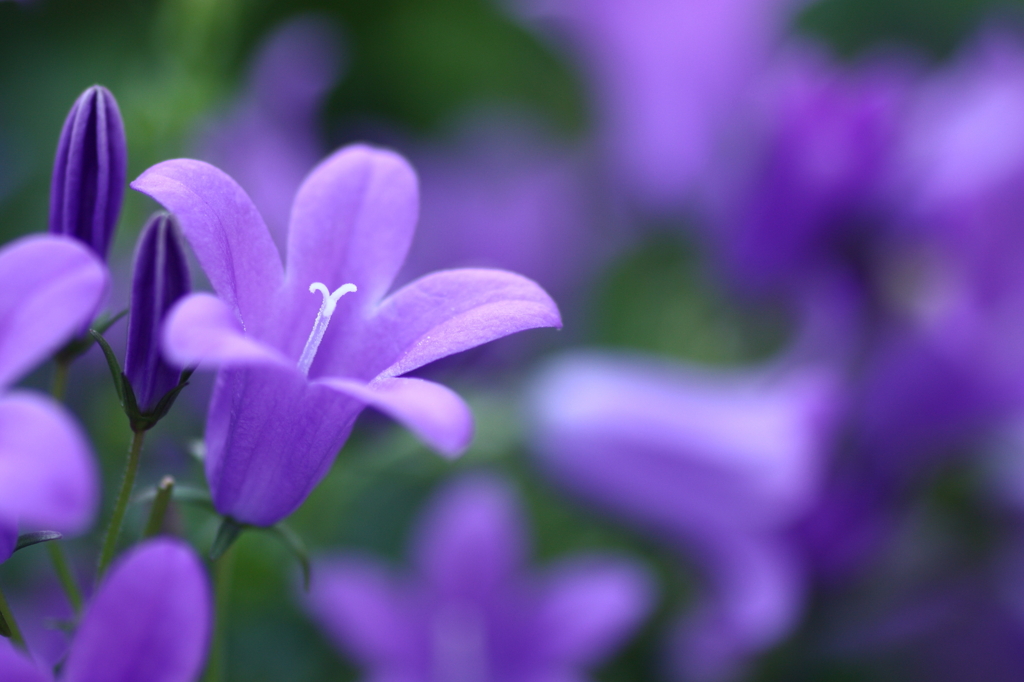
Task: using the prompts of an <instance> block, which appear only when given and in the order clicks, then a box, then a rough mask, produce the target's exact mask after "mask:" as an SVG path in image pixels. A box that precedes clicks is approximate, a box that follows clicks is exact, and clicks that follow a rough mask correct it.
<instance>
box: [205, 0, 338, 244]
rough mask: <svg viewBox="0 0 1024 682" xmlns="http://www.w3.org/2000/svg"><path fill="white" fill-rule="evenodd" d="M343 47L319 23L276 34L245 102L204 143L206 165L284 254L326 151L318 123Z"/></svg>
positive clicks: (310, 19) (215, 124) (304, 22)
mask: <svg viewBox="0 0 1024 682" xmlns="http://www.w3.org/2000/svg"><path fill="white" fill-rule="evenodd" d="M339 42H340V40H339V38H338V36H337V35H336V33H335V31H334V30H332V28H331V26H330V24H329V23H328V22H327V20H326V19H324V18H322V17H319V16H316V15H310V16H303V17H300V18H298V19H293V20H291V21H289V22H287V23H285V24H283V25H281V26H280V27H278V28H277V29H275V30H274V32H273V33H272V34H271V35H270V36H269V37H268V38H267V39H266V40H265V41H264V42H263V44H262V45H261V46H260V48H259V50H258V53H257V55H256V58H255V60H254V61H253V64H252V69H251V72H250V74H249V82H248V85H247V87H246V91H245V92H244V93H243V95H242V97H241V98H240V101H239V102H238V103H237V104H236V105H235V106H234V107H233V108H232V110H231V111H230V112H229V113H227V114H226V115H225V116H224V117H223V118H221V119H219V120H215V121H212V122H211V123H210V124H209V125H208V127H207V129H206V130H204V131H203V133H202V135H201V139H200V141H199V145H198V146H199V153H198V156H199V158H202V159H204V160H206V161H209V162H211V163H213V164H214V165H215V166H217V167H219V168H223V169H224V171H225V172H226V173H228V174H229V175H231V176H232V177H233V178H235V180H237V181H238V184H239V185H241V186H242V187H243V188H244V189H245V191H246V192H247V193H248V194H249V195H250V196H251V197H253V201H254V203H255V204H256V207H257V208H259V210H260V213H261V214H262V215H263V218H264V220H266V222H267V226H268V227H269V228H270V233H271V235H272V236H273V237H274V241H275V242H276V243H277V245H278V247H279V248H281V249H283V248H284V245H285V243H286V239H287V233H288V215H289V212H290V211H291V205H292V198H294V196H295V192H296V191H297V190H298V188H299V185H300V184H302V180H303V178H305V176H306V173H307V172H309V169H310V168H312V167H313V166H314V165H315V164H316V162H317V161H318V160H319V159H321V158H322V157H323V154H324V151H325V147H324V144H323V142H322V141H321V140H320V139H319V135H318V134H317V125H316V124H317V115H318V113H319V109H320V105H321V103H322V102H323V99H324V97H325V96H326V95H327V93H328V92H329V91H330V89H331V88H332V87H333V86H334V84H335V82H336V81H337V80H338V78H339V76H340V75H341V61H342V60H341V54H340V49H339Z"/></svg>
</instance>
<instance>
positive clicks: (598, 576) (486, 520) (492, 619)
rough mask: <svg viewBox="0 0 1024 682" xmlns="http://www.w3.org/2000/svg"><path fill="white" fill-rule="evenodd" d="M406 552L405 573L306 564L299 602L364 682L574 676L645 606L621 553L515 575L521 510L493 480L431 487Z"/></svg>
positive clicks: (522, 552)
mask: <svg viewBox="0 0 1024 682" xmlns="http://www.w3.org/2000/svg"><path fill="white" fill-rule="evenodd" d="M412 549H413V551H412V560H413V564H414V566H415V572H414V573H413V575H411V576H399V575H395V574H394V573H393V572H392V571H391V570H389V569H388V568H387V567H385V566H382V565H380V564H378V563H376V562H374V561H372V560H369V559H364V558H356V557H351V556H342V557H336V558H333V559H323V560H320V561H317V562H316V563H315V564H314V567H313V569H314V570H313V582H312V586H311V588H310V594H309V597H308V599H307V604H308V608H309V610H310V611H311V612H312V613H313V615H314V616H315V617H316V619H317V620H319V621H320V623H321V624H322V625H323V627H324V628H325V629H326V630H327V632H328V634H329V635H330V637H331V638H332V639H333V640H334V641H335V642H336V643H337V644H338V646H339V647H341V648H342V649H343V650H344V651H346V652H347V653H348V654H350V655H351V656H352V657H353V658H354V659H355V660H356V662H357V663H358V664H359V665H360V666H362V667H363V668H365V669H366V670H367V675H366V678H365V679H370V680H403V681H405V682H431V681H432V680H493V681H494V682H527V681H529V682H541V681H542V680H543V681H545V682H547V681H550V682H561V681H563V680H566V681H567V680H584V679H587V678H586V677H584V675H583V669H585V668H588V667H592V666H594V665H596V664H599V663H600V662H601V661H602V660H604V659H606V658H608V657H609V656H610V655H611V654H612V653H613V652H614V651H615V649H616V648H618V647H619V646H621V645H622V643H623V642H624V641H625V640H626V639H627V638H628V637H629V636H630V634H632V632H633V631H634V630H635V629H636V627H637V626H638V625H639V624H640V623H641V622H642V620H643V618H644V617H645V616H646V615H647V613H648V611H649V610H650V606H651V596H652V595H651V592H652V590H651V585H650V581H649V578H648V576H647V574H646V573H645V572H644V571H643V570H642V569H641V568H640V567H639V566H637V565H635V564H633V563H631V562H627V561H625V560H622V559H615V558H611V557H603V556H590V557H573V558H571V559H568V560H564V561H562V562H561V563H559V564H558V565H556V566H554V567H552V568H551V569H548V570H547V571H545V572H544V573H542V574H540V575H530V574H527V573H525V570H524V569H525V562H526V554H527V538H526V532H525V530H524V528H523V525H522V520H521V512H520V511H519V509H518V507H517V505H516V502H515V499H514V497H513V495H512V494H511V491H509V489H508V488H507V487H506V486H504V485H503V484H502V483H501V482H500V481H498V480H495V479H490V478H482V477H478V478H468V479H464V480H461V481H458V482H456V483H455V484H452V485H451V486H450V487H448V488H447V489H445V490H444V491H443V492H442V493H440V494H439V495H438V497H437V499H436V500H435V502H434V504H433V506H432V508H431V509H430V510H429V511H428V513H427V514H426V515H425V516H424V518H423V519H422V521H421V525H420V527H419V530H418V532H417V533H416V536H415V538H414V545H413V548H412Z"/></svg>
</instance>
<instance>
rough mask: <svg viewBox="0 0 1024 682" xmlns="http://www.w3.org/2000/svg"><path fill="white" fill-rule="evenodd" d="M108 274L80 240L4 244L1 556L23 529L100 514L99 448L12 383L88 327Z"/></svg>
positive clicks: (75, 525)
mask: <svg viewBox="0 0 1024 682" xmlns="http://www.w3.org/2000/svg"><path fill="white" fill-rule="evenodd" d="M107 281H108V275H107V270H106V268H105V267H104V266H103V264H102V263H101V262H100V261H99V259H98V258H97V257H96V256H95V255H94V254H93V253H92V252H91V251H89V250H88V249H87V248H86V247H84V246H83V245H81V244H80V243H79V242H77V241H75V240H72V239H69V238H66V237H53V236H32V237H25V238H23V239H20V240H18V241H16V242H13V243H11V244H8V245H7V246H5V247H4V248H3V249H0V472H2V473H0V562H2V561H5V560H7V558H8V557H10V555H11V552H13V551H14V545H15V541H16V540H17V537H18V531H19V529H20V530H57V531H60V532H66V533H78V532H81V531H83V530H85V528H86V527H87V526H88V524H89V523H90V521H91V520H92V517H93V514H94V513H95V511H96V504H97V502H98V498H99V490H98V487H99V483H98V477H97V472H96V469H95V464H94V462H93V458H92V451H91V448H90V447H89V443H88V441H87V440H86V438H85V436H84V434H83V433H82V431H81V429H80V428H79V427H78V425H77V424H76V423H75V421H74V419H73V418H72V417H71V415H70V414H69V413H68V412H67V410H65V409H64V408H63V407H62V406H61V405H60V404H58V403H57V402H56V401H54V400H53V399H51V398H49V397H47V396H43V395H40V394H38V393H35V392H32V391H19V390H9V387H10V386H11V385H12V384H14V383H15V382H16V381H17V380H18V379H20V378H21V377H22V376H24V375H25V374H26V373H28V371H29V370H30V369H32V368H33V367H34V366H35V365H37V364H38V363H40V362H41V361H43V360H45V359H47V358H49V357H50V356H51V355H52V354H53V353H54V352H55V351H56V350H58V349H59V348H60V346H61V345H62V344H63V343H65V342H66V341H68V340H69V339H70V338H71V337H72V336H74V335H75V334H76V333H77V332H78V331H79V330H80V329H81V328H82V325H84V324H87V323H88V321H89V320H91V319H92V316H93V315H94V314H95V313H96V309H97V308H98V307H99V305H100V303H101V302H102V299H103V297H104V295H105V294H106V290H107Z"/></svg>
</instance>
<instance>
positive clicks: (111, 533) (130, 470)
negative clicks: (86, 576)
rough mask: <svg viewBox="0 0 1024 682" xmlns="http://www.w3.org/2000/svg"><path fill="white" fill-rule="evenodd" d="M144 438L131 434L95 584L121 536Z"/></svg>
mask: <svg viewBox="0 0 1024 682" xmlns="http://www.w3.org/2000/svg"><path fill="white" fill-rule="evenodd" d="M145 438H146V432H145V431H134V432H132V444H131V447H130V448H129V449H128V465H127V467H126V468H125V471H124V479H123V480H122V481H121V491H120V492H119V493H118V494H117V503H116V504H115V505H114V515H113V516H111V517H110V525H109V526H107V533H106V535H105V536H104V538H103V549H102V550H101V551H100V561H99V566H98V567H97V569H96V582H97V583H99V581H100V580H101V579H102V578H103V574H104V573H105V572H106V570H107V567H108V566H110V562H111V561H113V559H114V550H115V549H117V538H118V537H119V536H120V535H121V523H122V522H123V521H124V514H125V512H126V511H127V510H128V500H130V499H131V496H132V488H134V487H135V475H136V474H137V473H138V472H139V455H141V454H142V441H143V440H145Z"/></svg>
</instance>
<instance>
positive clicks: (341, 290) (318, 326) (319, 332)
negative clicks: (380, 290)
mask: <svg viewBox="0 0 1024 682" xmlns="http://www.w3.org/2000/svg"><path fill="white" fill-rule="evenodd" d="M355 290H356V285H355V284H342V285H341V286H340V287H338V288H337V289H335V290H334V293H333V294H332V293H331V292H330V290H329V289H328V288H327V287H326V286H325V285H324V284H321V283H320V282H313V283H312V284H310V285H309V292H310V293H313V292H314V291H319V292H320V293H321V295H323V297H324V300H323V303H321V304H320V312H318V313H317V314H316V322H314V323H313V331H311V332H310V333H309V338H308V339H306V347H305V348H303V349H302V355H300V356H299V371H300V372H302V373H303V374H306V375H308V374H309V367H310V365H312V364H313V358H315V357H316V349H317V348H319V347H320V342H321V341H323V340H324V333H325V332H326V331H327V325H328V324H330V322H331V315H333V314H334V309H335V308H337V307H338V299H339V298H341V297H342V296H344V295H345V294H348V293H351V292H353V291H355Z"/></svg>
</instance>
